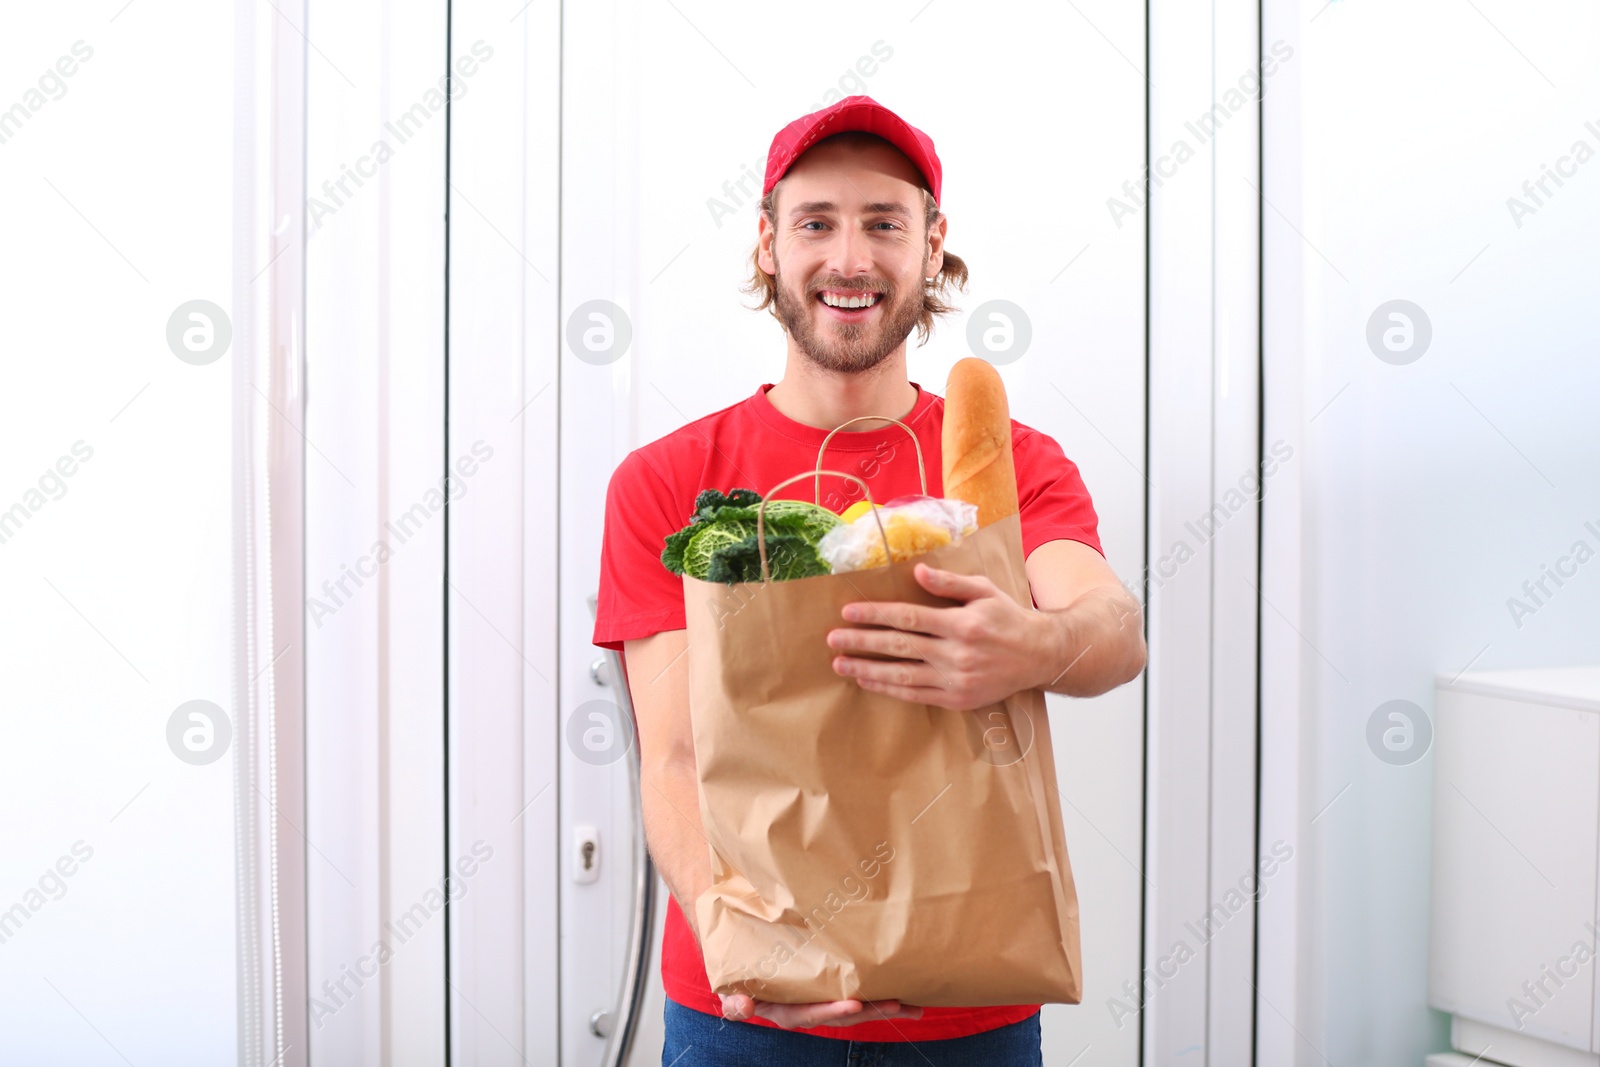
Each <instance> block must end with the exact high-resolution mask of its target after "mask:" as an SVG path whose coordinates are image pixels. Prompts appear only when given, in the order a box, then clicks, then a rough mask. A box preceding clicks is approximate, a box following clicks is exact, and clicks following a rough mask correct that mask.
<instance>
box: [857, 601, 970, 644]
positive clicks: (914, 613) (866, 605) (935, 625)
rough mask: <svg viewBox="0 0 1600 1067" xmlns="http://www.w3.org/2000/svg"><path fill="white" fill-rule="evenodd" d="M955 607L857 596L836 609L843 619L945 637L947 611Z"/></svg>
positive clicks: (949, 625) (948, 631) (949, 629)
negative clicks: (933, 606) (867, 598)
mask: <svg viewBox="0 0 1600 1067" xmlns="http://www.w3.org/2000/svg"><path fill="white" fill-rule="evenodd" d="M956 610H957V609H956V608H932V607H928V606H927V605H926V604H909V603H907V602H905V601H903V600H857V601H854V602H852V603H849V604H846V605H845V606H844V607H843V608H842V609H841V610H840V612H839V615H840V617H842V618H843V619H844V620H845V621H846V622H854V623H861V624H863V625H866V626H892V627H894V628H895V629H896V630H905V631H907V632H909V633H914V634H933V635H934V636H936V637H949V636H950V635H951V632H952V627H953V623H954V621H955V620H953V619H952V618H951V617H950V613H951V612H953V611H956Z"/></svg>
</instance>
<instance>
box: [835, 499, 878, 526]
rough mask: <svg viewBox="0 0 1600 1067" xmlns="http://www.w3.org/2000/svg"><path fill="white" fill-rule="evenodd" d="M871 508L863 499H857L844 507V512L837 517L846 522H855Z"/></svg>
mask: <svg viewBox="0 0 1600 1067" xmlns="http://www.w3.org/2000/svg"><path fill="white" fill-rule="evenodd" d="M871 509H872V505H871V504H869V503H868V502H867V501H865V500H857V501H856V502H855V503H854V504H851V505H850V506H849V507H847V508H845V509H844V514H842V515H840V516H839V517H840V518H841V519H843V520H844V521H845V522H846V523H847V524H848V523H852V522H855V521H856V520H857V519H859V518H860V517H861V516H863V515H865V514H866V513H867V512H868V511H870V510H871Z"/></svg>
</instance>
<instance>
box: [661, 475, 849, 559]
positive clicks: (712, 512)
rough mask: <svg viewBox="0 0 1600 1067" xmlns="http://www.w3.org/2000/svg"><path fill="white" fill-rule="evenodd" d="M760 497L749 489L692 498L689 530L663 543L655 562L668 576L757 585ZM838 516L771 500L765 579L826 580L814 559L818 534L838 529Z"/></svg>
mask: <svg viewBox="0 0 1600 1067" xmlns="http://www.w3.org/2000/svg"><path fill="white" fill-rule="evenodd" d="M760 502H761V498H760V496H758V495H757V494H756V493H754V492H753V491H751V490H749V489H734V490H732V491H730V492H729V493H727V494H726V495H724V494H723V493H720V492H718V491H717V490H715V489H707V490H704V491H703V492H701V493H700V495H699V496H697V497H696V498H695V510H694V514H693V515H691V516H690V517H689V524H688V525H687V526H685V527H684V528H683V529H681V530H679V531H677V532H676V533H674V534H671V535H669V536H668V537H667V539H666V543H665V547H664V548H663V549H662V552H661V562H662V564H663V565H665V566H666V568H667V569H668V570H669V571H671V572H672V573H673V574H687V575H689V576H690V577H691V578H697V579H699V580H701V581H711V582H757V581H760V580H761V556H760V548H759V546H758V545H757V542H756V512H757V505H759V504H760ZM841 522H842V520H841V519H840V518H839V516H837V515H835V514H834V513H833V512H831V511H829V510H828V509H827V508H824V507H819V506H817V505H816V504H809V503H806V502H805V501H803V500H774V501H772V502H771V503H769V504H768V505H767V508H766V512H765V515H764V523H765V532H766V543H767V562H768V573H769V574H770V575H771V577H772V578H773V579H774V580H779V581H781V580H785V579H789V578H808V577H811V576H812V575H817V574H827V573H829V567H828V565H827V563H825V562H824V561H823V560H822V557H820V556H819V555H817V551H816V545H817V542H818V541H820V540H822V536H823V534H826V533H827V532H828V531H829V530H831V529H833V528H834V527H835V526H838V525H840V524H841Z"/></svg>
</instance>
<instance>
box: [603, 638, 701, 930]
mask: <svg viewBox="0 0 1600 1067" xmlns="http://www.w3.org/2000/svg"><path fill="white" fill-rule="evenodd" d="M687 644H688V632H687V631H685V630H666V631H663V632H662V633H658V634H653V635H651V636H650V637H645V638H640V639H639V640H635V641H625V642H623V650H624V653H625V656H626V658H625V660H624V662H625V663H626V664H627V671H628V692H629V695H630V696H632V698H633V708H634V715H635V717H636V718H637V719H638V721H639V770H640V786H641V789H640V796H639V803H640V807H641V808H642V809H643V810H642V813H641V814H642V815H643V817H644V836H645V840H646V841H647V842H648V843H649V845H650V856H651V858H652V859H653V860H654V861H655V865H656V868H657V869H658V870H660V871H661V877H662V880H664V881H665V882H666V883H667V888H668V889H669V890H671V892H672V895H673V896H674V897H675V898H677V901H678V907H679V908H681V909H682V910H683V917H684V918H685V919H687V920H688V921H689V929H690V930H692V931H694V938H695V941H696V942H698V941H699V940H700V928H699V925H698V920H697V918H696V916H695V909H694V903H695V901H696V900H699V899H700V894H701V893H704V892H705V891H706V890H707V889H709V888H710V887H711V860H710V857H709V854H708V852H707V849H708V847H709V846H708V845H707V844H706V837H705V831H704V829H703V828H702V827H701V824H700V785H699V778H698V777H697V776H696V774H695V762H694V734H693V733H692V732H691V729H690V723H689V657H688V656H686V655H684V654H683V653H684V649H685V647H686V646H687Z"/></svg>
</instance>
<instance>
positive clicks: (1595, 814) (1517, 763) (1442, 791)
mask: <svg viewBox="0 0 1600 1067" xmlns="http://www.w3.org/2000/svg"><path fill="white" fill-rule="evenodd" d="M1434 720H1435V721H1434V730H1435V742H1434V744H1435V753H1434V788H1433V878H1432V918H1431V929H1430V951H1429V968H1428V1003H1429V1004H1431V1005H1432V1006H1433V1007H1435V1008H1438V1009H1439V1010H1441V1011H1446V1012H1449V1013H1450V1014H1451V1016H1452V1019H1451V1045H1452V1047H1453V1048H1454V1049H1455V1050H1456V1051H1457V1052H1459V1053H1465V1054H1467V1055H1469V1056H1479V1057H1481V1058H1482V1060H1483V1061H1486V1062H1491V1063H1503V1064H1511V1065H1514V1067H1600V984H1597V983H1596V981H1595V967H1596V965H1595V953H1596V950H1597V941H1600V933H1597V928H1600V911H1597V908H1600V874H1597V867H1596V859H1597V855H1600V845H1597V842H1600V665H1593V666H1574V667H1552V668H1541V669H1530V670H1505V671H1476V672H1471V673H1466V674H1462V675H1460V676H1459V677H1456V678H1455V679H1453V680H1452V679H1447V678H1445V677H1444V676H1440V677H1439V678H1438V679H1437V684H1436V687H1435V704H1434ZM1428 1062H1429V1063H1430V1064H1433V1063H1434V1062H1435V1058H1434V1057H1430V1058H1429V1060H1428ZM1438 1062H1439V1063H1441V1064H1448V1063H1451V1062H1453V1061H1451V1060H1450V1059H1448V1058H1439V1059H1438Z"/></svg>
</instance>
